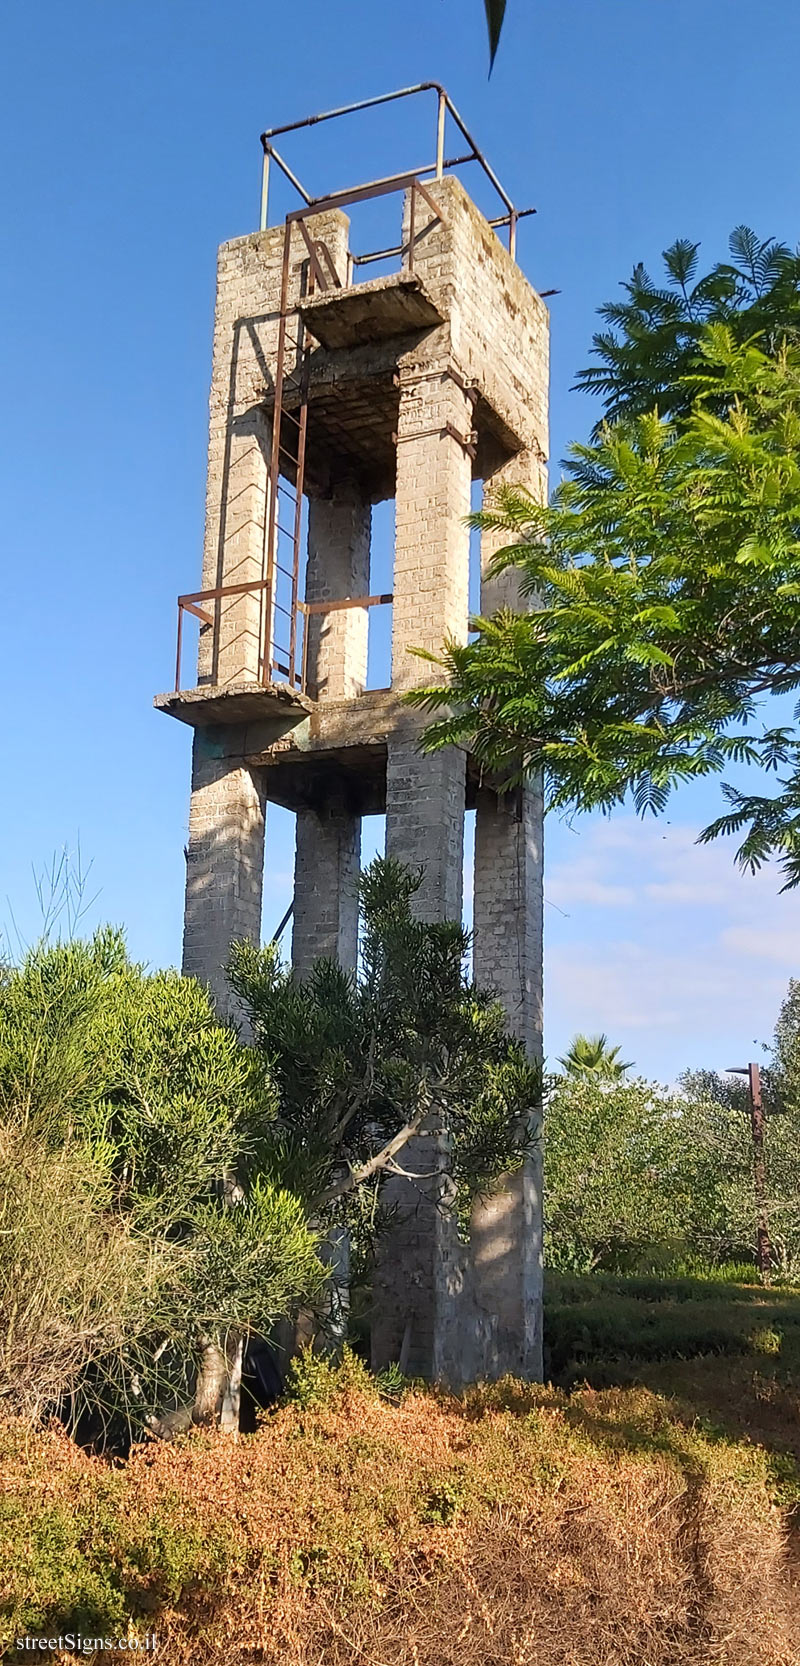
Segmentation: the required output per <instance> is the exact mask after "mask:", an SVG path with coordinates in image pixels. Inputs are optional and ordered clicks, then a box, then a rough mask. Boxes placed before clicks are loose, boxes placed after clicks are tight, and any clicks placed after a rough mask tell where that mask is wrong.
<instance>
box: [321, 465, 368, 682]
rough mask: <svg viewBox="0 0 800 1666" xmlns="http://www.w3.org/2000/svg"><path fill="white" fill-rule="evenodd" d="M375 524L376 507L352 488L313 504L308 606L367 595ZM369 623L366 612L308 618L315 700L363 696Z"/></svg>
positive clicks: (344, 611)
mask: <svg viewBox="0 0 800 1666" xmlns="http://www.w3.org/2000/svg"><path fill="white" fill-rule="evenodd" d="M371 521H372V509H371V506H370V504H369V503H368V502H366V501H365V500H364V498H363V496H362V495H361V493H360V492H359V490H358V488H357V486H355V485H353V484H350V483H347V482H345V483H344V484H341V485H336V486H334V487H333V488H332V490H331V492H330V494H329V495H328V496H327V497H324V498H321V497H313V498H311V499H310V500H309V505H308V566H307V568H306V601H307V602H322V601H343V600H345V599H346V598H348V597H353V596H366V595H368V593H369V553H370V527H371ZM368 622H369V613H368V609H367V608H365V607H348V608H340V609H334V611H333V612H331V613H312V614H310V615H309V616H308V618H307V620H306V625H307V628H308V655H307V673H308V681H309V684H310V688H311V691H312V692H313V695H314V698H315V699H317V700H352V699H353V698H354V697H355V696H356V695H358V694H361V693H363V691H364V689H365V688H366V684H367V636H368Z"/></svg>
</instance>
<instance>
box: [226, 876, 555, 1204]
mask: <svg viewBox="0 0 800 1666" xmlns="http://www.w3.org/2000/svg"><path fill="white" fill-rule="evenodd" d="M419 883H420V876H419V875H416V874H413V873H410V872H409V871H408V870H407V869H405V868H403V867H402V866H401V865H400V864H399V863H397V862H394V861H392V860H389V859H378V860H377V861H375V862H374V863H373V864H372V866H371V867H370V868H369V869H368V870H367V872H366V873H365V874H364V876H363V878H362V885H361V915H362V944H361V970H360V973H359V975H358V976H354V975H351V974H350V973H348V972H345V971H343V970H342V968H341V967H340V966H338V965H337V964H336V963H334V962H332V961H324V960H323V961H318V962H317V964H316V965H315V966H314V968H313V970H312V971H311V973H310V975H309V976H308V977H307V978H306V979H304V980H298V979H296V978H294V977H293V976H292V974H291V972H290V970H289V969H288V968H286V967H284V966H282V965H281V964H280V961H279V959H278V955H277V951H276V949H275V948H274V947H272V946H270V947H267V948H261V949H258V948H255V947H254V946H253V945H252V944H247V943H240V944H238V945H237V946H236V948H235V950H234V953H233V957H232V963H231V969H230V977H231V982H232V985H233V988H234V989H235V991H236V993H237V995H238V997H239V999H240V1000H241V1001H242V1002H243V1004H244V1006H245V1008H246V1010H247V1013H248V1016H249V1020H250V1023H251V1025H252V1031H253V1036H254V1042H255V1046H256V1049H257V1051H258V1053H259V1055H260V1057H261V1059H262V1061H263V1063H264V1066H265V1068H266V1069H267V1070H268V1072H269V1075H270V1079H271V1080H272V1081H273V1082H274V1084H275V1090H276V1094H277V1114H276V1118H275V1122H274V1124H273V1125H272V1128H271V1131H270V1134H269V1150H270V1155H269V1162H270V1165H271V1167H272V1171H273V1172H275V1173H279V1174H280V1176H281V1179H282V1182H283V1183H284V1184H285V1185H287V1186H289V1187H290V1188H291V1189H292V1191H294V1192H296V1193H297V1194H298V1195H300V1196H302V1197H303V1198H304V1200H305V1203H306V1207H307V1209H308V1211H309V1214H310V1215H312V1216H314V1217H324V1216H325V1215H326V1214H328V1215H329V1214H331V1213H332V1212H333V1213H335V1212H336V1211H337V1210H339V1211H341V1210H344V1209H349V1210H352V1208H353V1203H352V1202H348V1200H354V1199H355V1195H356V1194H358V1193H363V1192H364V1190H365V1189H367V1190H369V1191H371V1193H372V1196H373V1198H374V1199H375V1200H376V1201H377V1197H378V1193H379V1190H380V1186H381V1182H382V1180H383V1179H384V1178H385V1177H386V1176H388V1175H391V1174H398V1173H403V1172H404V1168H403V1150H404V1147H406V1146H407V1145H408V1142H409V1141H410V1140H412V1139H414V1138H416V1137H417V1136H422V1137H424V1136H426V1135H427V1133H429V1132H430V1131H433V1130H440V1131H443V1132H444V1133H445V1135H446V1137H447V1139H448V1141H449V1142H450V1147H451V1161H450V1165H449V1168H450V1176H451V1178H452V1182H453V1184H454V1186H455V1189H456V1193H457V1196H458V1199H459V1200H460V1202H461V1204H462V1205H463V1207H464V1208H465V1209H466V1208H467V1207H468V1204H469V1200H470V1199H471V1198H472V1197H473V1196H474V1194H475V1193H476V1192H477V1191H479V1190H481V1189H483V1188H485V1187H486V1186H488V1185H491V1183H492V1182H493V1180H495V1179H497V1178H498V1177H499V1176H500V1175H501V1174H503V1173H504V1172H506V1170H508V1169H509V1168H512V1167H514V1166H515V1165H517V1164H518V1163H519V1162H521V1160H522V1157H523V1155H524V1152H525V1150H526V1148H527V1146H528V1145H529V1143H530V1140H531V1138H532V1137H533V1134H532V1126H533V1119H534V1117H535V1113H536V1111H537V1109H538V1106H539V1102H540V1098H541V1073H540V1071H539V1070H538V1068H537V1067H536V1066H535V1065H533V1064H531V1062H530V1061H529V1060H528V1059H527V1058H526V1056H525V1053H524V1050H523V1048H522V1047H521V1046H520V1045H519V1043H517V1042H516V1041H514V1040H513V1039H512V1038H511V1037H509V1036H508V1035H507V1033H506V1026H505V1017H504V1013H503V1010H502V1008H501V1006H500V1004H499V1002H498V1001H497V1000H496V999H495V998H494V996H493V995H492V994H491V993H490V992H487V991H485V990H482V989H480V988H478V987H477V986H476V985H475V984H474V983H473V982H472V981H471V980H470V978H469V977H468V976H467V974H466V972H465V957H466V954H467V949H468V943H469V939H468V936H467V934H466V933H465V932H464V930H463V928H462V927H461V925H460V924H459V923H456V922H452V921H449V922H443V923H434V924H432V923H429V922H426V921H421V920H419V919H417V918H415V916H414V912H413V898H414V894H415V892H416V890H417V889H418V886H419ZM443 1201H444V1202H447V1199H446V1198H445V1199H443ZM450 1201H453V1199H452V1198H451V1199H450ZM355 1207H356V1208H357V1207H358V1205H357V1204H356V1205H355Z"/></svg>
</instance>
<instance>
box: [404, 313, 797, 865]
mask: <svg viewBox="0 0 800 1666" xmlns="http://www.w3.org/2000/svg"><path fill="white" fill-rule="evenodd" d="M697 348H698V353H699V356H700V368H698V369H695V370H693V371H692V372H691V374H690V375H689V376H688V377H686V378H684V377H683V376H681V378H680V379H679V382H680V386H679V389H678V391H679V392H681V393H682V394H684V393H685V394H687V395H688V394H691V400H692V403H691V408H690V411H689V414H688V415H686V416H680V417H678V418H676V419H675V420H671V421H668V420H665V419H663V418H662V417H661V416H660V414H659V412H658V411H652V412H651V413H650V414H648V415H645V416H639V417H637V418H635V419H631V420H630V421H627V422H624V423H622V422H621V423H618V424H617V425H616V426H614V427H606V428H604V429H603V431H602V433H601V435H600V437H599V438H598V439H597V440H595V441H594V442H592V443H591V444H589V445H584V446H576V447H574V448H573V451H572V454H571V459H570V462H569V465H568V470H567V478H566V479H565V480H564V482H563V483H562V485H561V486H560V487H559V488H558V490H557V491H556V493H555V496H554V499H553V502H552V504H551V505H550V506H549V507H542V506H539V505H537V504H536V503H535V502H534V501H533V500H532V499H531V498H530V497H529V496H527V495H526V494H525V493H523V492H520V491H512V490H508V489H507V490H505V491H504V492H502V493H501V495H500V498H499V500H498V503H497V505H496V507H495V508H494V509H493V510H492V511H491V512H487V513H485V514H483V515H481V516H477V517H476V518H475V519H476V522H477V523H478V524H480V525H483V526H491V527H492V528H494V529H497V528H499V529H501V530H502V531H504V532H507V533H508V538H509V542H508V545H507V546H506V547H505V549H503V550H501V551H500V553H499V555H498V557H497V567H498V568H503V567H508V566H511V565H513V566H514V567H516V568H518V569H519V571H520V577H521V582H522V588H523V590H524V591H525V592H527V594H528V595H529V596H530V597H532V598H535V608H534V610H533V611H531V612H528V613H525V614H518V613H514V612H511V611H503V612H500V613H498V614H497V615H496V616H495V617H494V618H492V619H480V620H478V621H477V622H476V623H477V625H478V627H479V630H480V634H479V636H478V638H477V640H476V641H475V642H473V643H471V644H469V645H466V646H464V645H460V644H456V643H453V642H450V643H448V644H447V645H446V647H445V651H444V654H443V657H442V659H441V660H440V661H439V663H440V665H441V666H442V667H443V669H444V672H445V677H446V680H445V681H442V682H440V683H439V684H438V685H433V686H430V687H427V688H423V689H418V690H415V691H414V692H413V693H412V694H411V695H409V696H408V698H409V699H410V700H411V701H412V702H413V703H416V704H417V705H421V706H423V707H425V708H426V709H428V710H429V711H431V712H432V713H437V712H439V713H441V712H444V714H445V715H443V716H439V717H438V719H437V720H435V721H434V722H432V724H431V725H430V726H429V728H428V730H427V733H426V744H427V745H428V747H436V746H441V745H445V744H451V743H453V742H454V741H455V742H462V743H463V742H464V741H465V740H466V741H468V742H469V743H470V745H471V746H472V747H473V749H474V751H475V753H476V754H477V756H478V758H479V760H480V762H481V763H482V765H483V766H484V767H485V768H486V769H487V770H489V771H491V772H494V773H495V774H496V775H497V776H498V777H499V779H500V780H501V782H506V783H510V782H513V781H515V780H518V779H519V778H520V777H521V776H526V775H529V774H531V773H534V772H537V771H539V770H544V772H545V774H546V777H547V781H548V788H549V792H548V801H549V803H550V805H551V806H552V805H555V806H564V807H570V808H574V809H580V810H590V809H596V808H601V809H603V810H609V809H610V808H612V807H613V806H614V805H617V804H620V803H621V802H622V801H623V800H624V799H625V798H626V797H627V796H628V795H629V796H630V797H631V798H632V799H633V802H634V804H635V806H636V808H637V810H639V811H640V812H642V813H643V812H645V811H648V810H650V811H653V812H654V813H658V812H659V811H661V810H663V808H664V806H665V804H666V803H667V800H668V798H669V795H670V793H671V792H672V790H673V789H674V788H675V787H676V786H677V785H678V784H679V783H681V782H683V781H688V780H693V779H697V778H698V777H702V776H707V775H712V774H718V773H719V772H721V771H724V770H725V769H726V768H727V767H728V766H729V765H731V764H740V763H748V764H752V765H756V766H758V767H759V768H760V769H761V770H762V771H763V772H764V774H765V776H770V775H771V776H773V777H774V778H775V781H776V787H777V790H776V791H775V792H774V793H773V794H771V795H770V794H767V793H760V794H759V793H752V792H743V791H742V790H741V789H739V788H738V787H736V786H735V785H730V784H726V785H724V786H723V793H724V796H725V798H726V800H727V809H726V812H725V813H724V814H723V815H721V816H720V817H718V818H717V819H716V820H715V821H714V822H712V824H711V825H710V826H709V827H708V828H706V830H705V832H704V833H703V835H702V837H703V838H704V839H711V838H715V837H716V836H718V835H719V834H723V833H733V834H738V835H739V836H740V840H741V842H740V845H739V850H738V860H739V862H740V863H741V865H742V866H744V867H746V868H748V869H751V870H752V869H755V868H757V867H758V866H759V865H760V864H761V863H763V862H764V861H765V860H766V859H767V857H769V856H772V855H775V856H777V857H778V858H779V859H780V862H781V864H782V867H783V872H784V876H785V880H786V884H787V885H795V884H797V883H798V881H800V748H799V747H798V739H797V734H796V731H795V729H794V728H793V727H792V726H791V725H788V726H787V725H786V724H785V723H778V724H775V723H772V724H769V723H765V722H764V721H763V717H762V715H761V706H762V704H763V702H764V700H765V699H766V697H767V696H769V695H779V694H786V693H787V692H788V691H791V690H794V689H796V688H797V685H798V682H800V635H799V633H798V628H797V617H798V611H797V610H798V598H799V597H800V536H799V535H800V354H798V351H797V350H796V349H794V348H792V347H787V346H785V345H784V346H780V347H778V348H777V349H776V350H775V351H774V352H767V351H765V350H764V347H763V343H762V345H757V344H756V343H754V342H752V341H749V342H746V343H744V344H742V343H740V342H738V341H737V339H736V337H735V334H734V332H733V331H732V329H731V328H730V327H729V326H728V325H726V324H721V323H717V324H712V325H705V326H704V327H703V329H702V330H701V332H700V334H699V337H698V343H697Z"/></svg>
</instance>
